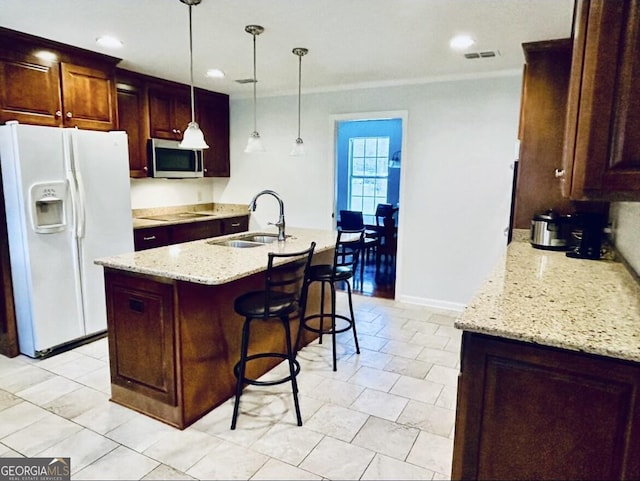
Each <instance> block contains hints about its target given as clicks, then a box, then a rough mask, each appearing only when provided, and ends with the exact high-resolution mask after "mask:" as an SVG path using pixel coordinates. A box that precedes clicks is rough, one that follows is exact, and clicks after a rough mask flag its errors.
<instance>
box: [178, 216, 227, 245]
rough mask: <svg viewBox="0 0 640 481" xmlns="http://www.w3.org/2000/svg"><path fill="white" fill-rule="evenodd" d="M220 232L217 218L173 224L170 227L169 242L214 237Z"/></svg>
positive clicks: (220, 228)
mask: <svg viewBox="0 0 640 481" xmlns="http://www.w3.org/2000/svg"><path fill="white" fill-rule="evenodd" d="M220 234H222V227H221V224H220V221H219V220H209V221H200V222H190V223H187V224H175V225H174V226H172V227H171V243H172V244H179V243H180V242H189V241H192V240H198V239H206V238H208V237H216V236H219V235H220Z"/></svg>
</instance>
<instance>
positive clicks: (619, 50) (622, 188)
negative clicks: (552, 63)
mask: <svg viewBox="0 0 640 481" xmlns="http://www.w3.org/2000/svg"><path fill="white" fill-rule="evenodd" d="M575 13H576V20H575V23H574V44H573V57H572V66H571V81H570V86H569V98H568V104H567V109H568V111H567V124H566V131H565V145H564V153H563V159H564V160H563V164H564V178H563V193H564V195H566V196H567V197H570V198H571V199H575V200H579V199H597V198H604V199H633V200H638V199H640V89H638V84H640V0H628V1H623V2H615V1H614V2H612V1H608V0H579V1H578V2H577V3H576V10H575Z"/></svg>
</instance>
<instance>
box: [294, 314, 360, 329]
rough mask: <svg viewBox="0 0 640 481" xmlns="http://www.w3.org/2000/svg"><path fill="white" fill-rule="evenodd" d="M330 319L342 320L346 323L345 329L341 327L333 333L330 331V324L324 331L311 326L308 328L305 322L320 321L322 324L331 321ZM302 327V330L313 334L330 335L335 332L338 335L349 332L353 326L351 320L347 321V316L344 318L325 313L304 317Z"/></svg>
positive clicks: (340, 315) (339, 315)
mask: <svg viewBox="0 0 640 481" xmlns="http://www.w3.org/2000/svg"><path fill="white" fill-rule="evenodd" d="M332 317H335V318H336V319H342V320H343V321H346V322H347V325H346V327H341V328H339V329H337V328H336V329H335V331H334V330H333V329H331V324H329V327H328V328H325V329H317V328H315V327H313V326H308V325H307V321H310V320H312V319H320V322H324V321H325V320H327V319H328V320H329V321H330V320H331V318H332ZM302 322H303V326H304V329H306V330H308V331H311V332H315V333H316V334H332V333H333V332H335V333H336V334H339V333H341V332H347V331H348V330H350V329H351V328H352V326H353V321H352V320H351V319H349V318H348V317H347V316H344V315H342V314H335V315H334V314H331V313H325V314H313V315H311V316H306V317H305V318H304V319H303V321H302Z"/></svg>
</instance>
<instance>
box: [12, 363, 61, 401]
mask: <svg viewBox="0 0 640 481" xmlns="http://www.w3.org/2000/svg"><path fill="white" fill-rule="evenodd" d="M16 365H17V366H18V367H17V368H16V369H15V370H13V371H9V370H7V371H5V374H3V375H1V376H0V389H2V390H4V391H8V392H10V393H13V394H15V393H17V392H19V391H24V390H25V389H28V388H30V387H31V386H34V385H37V384H40V383H41V382H44V381H46V380H47V379H51V378H53V377H55V374H53V373H51V372H49V371H46V370H44V369H40V368H38V367H35V366H33V365H31V364H25V363H16Z"/></svg>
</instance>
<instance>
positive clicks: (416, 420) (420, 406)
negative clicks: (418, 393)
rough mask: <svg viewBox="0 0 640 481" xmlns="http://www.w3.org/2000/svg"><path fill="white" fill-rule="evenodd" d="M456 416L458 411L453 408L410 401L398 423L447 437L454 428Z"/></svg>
mask: <svg viewBox="0 0 640 481" xmlns="http://www.w3.org/2000/svg"><path fill="white" fill-rule="evenodd" d="M455 418H456V412H455V411H454V410H453V409H446V408H443V407H438V406H433V405H431V404H426V403H422V402H419V401H409V403H408V404H407V406H406V407H405V408H404V411H402V414H401V415H400V417H399V418H398V423H400V424H404V425H407V426H413V427H416V428H420V429H421V430H422V431H427V432H430V433H432V434H437V435H439V436H444V437H447V436H449V433H451V430H452V429H453V425H454V423H455Z"/></svg>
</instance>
